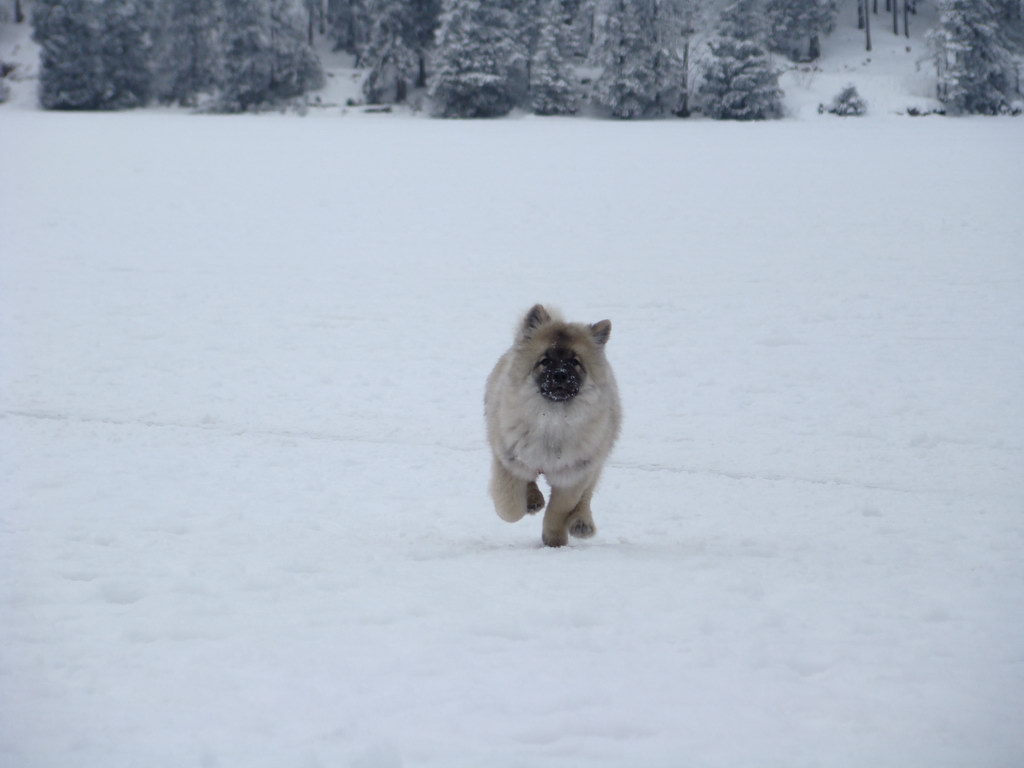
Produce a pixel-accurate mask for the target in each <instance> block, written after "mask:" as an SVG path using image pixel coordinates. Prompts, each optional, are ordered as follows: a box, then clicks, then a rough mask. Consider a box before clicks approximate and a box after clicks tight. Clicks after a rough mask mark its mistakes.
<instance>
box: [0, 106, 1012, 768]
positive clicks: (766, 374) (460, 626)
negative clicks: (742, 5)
mask: <svg viewBox="0 0 1024 768" xmlns="http://www.w3.org/2000/svg"><path fill="white" fill-rule="evenodd" d="M0 135H3V137H4V142H3V145H4V149H5V159H4V164H3V165H4V167H3V174H2V177H0V178H2V180H0V189H2V204H0V232H2V235H0V243H2V245H0V249H2V253H3V255H2V258H0V270H2V271H0V344H2V347H0V452H2V463H0V765H3V766H10V767H11V768H41V767H44V766H45V767H48V768H51V767H52V768H56V767H58V766H59V767H61V768H63V767H65V766H74V767H75V768H129V767H131V768H137V767H138V766H146V767H147V768H163V767H167V768H184V767H186V766H197V767H200V768H236V767H237V768H264V767H266V768H290V767H292V766H294V767H296V768H334V767H335V766H355V767H358V768H395V767H397V766H444V767H448V766H453V767H455V766H460V767H462V766H464V767H465V768H470V767H476V766H488V767H489V768H490V767H495V768H505V767H508V768H513V767H516V766H531V767H532V766H541V767H547V766H558V767H563V766H564V767H566V768H569V767H571V766H586V767H588V768H589V767H593V768H602V767H605V766H653V767H661V766H663V767H665V768H668V767H669V766H673V767H675V766H686V767H692V768H701V767H706V766H720V767H722V768H726V767H727V768H746V767H750V768H753V767H755V766H757V767H763V766H777V767H779V768H800V767H810V766H828V767H829V768H832V767H838V768H842V767H846V766H848V767H849V768H862V767H863V766H873V768H887V767H890V766H891V767H892V768H915V767H920V768H942V767H948V766H957V767H961V766H962V767H964V768H967V767H968V766H969V767H970V768H997V767H998V768H1016V767H1018V766H1021V765H1022V764H1024V729H1022V728H1021V727H1020V725H1021V712H1024V558H1022V548H1024V397H1022V393H1024V354H1022V350H1024V256H1022V254H1024V216H1022V201H1024V152H1022V151H1021V148H1022V147H1024V121H1021V120H1012V119H958V120H951V119H936V118H927V119H919V120H912V119H908V118H903V119H900V118H895V117H884V116H883V117H875V118H865V119H864V120H860V121H856V120H848V121H844V120H838V119H833V120H813V121H804V122H798V121H780V122H775V123H771V124H761V125H742V124H719V123H712V122H709V121H688V122H676V121H660V122H653V123H631V124H622V123H614V122H599V121H587V120H559V119H541V118H523V119H511V120H503V121H495V122H442V121H426V120H410V119H395V118H394V116H392V117H387V116H380V117H374V116H365V117H359V118H353V119H344V118H338V117H332V118H329V119H328V118H326V117H325V118H323V119H320V118H312V119H305V120H303V119H299V118H296V117H294V116H275V115H271V116H259V117H252V116H246V117H203V116H193V115H185V114H178V113H173V112H172V113H161V112H139V113H128V114H111V115H96V114H93V115H73V114H45V113H41V112H34V111H27V110H8V111H5V112H2V113H0ZM537 301H542V302H551V303H552V304H553V305H555V306H558V307H560V308H561V309H562V310H563V312H564V313H565V314H566V315H567V317H569V318H570V319H576V320H585V321H589V322H593V321H596V320H600V319H602V318H605V317H608V318H611V320H612V322H613V332H612V339H611V341H610V343H609V347H608V354H609V357H610V359H611V361H612V363H613V364H614V366H615V370H616V375H617V377H618V380H619V385H620V388H621V391H622V398H623V404H624V409H625V425H624V430H623V434H622V438H621V440H620V442H619V444H618V446H617V448H616V450H615V452H614V454H613V456H612V459H611V460H610V463H609V465H608V467H607V468H606V472H605V476H604V480H603V482H602V485H601V486H600V488H599V489H598V492H597V495H596V497H595V502H594V509H595V519H596V522H597V524H598V528H599V531H598V535H597V537H596V538H594V539H592V540H589V541H578V540H573V542H572V544H571V546H569V547H566V548H563V549H560V550H553V549H546V548H543V547H541V546H540V520H539V519H538V518H535V517H531V518H527V519H525V520H523V521H521V522H520V523H517V524H515V525H509V524H507V523H504V522H502V521H501V520H500V519H498V518H497V516H496V515H495V513H494V510H493V508H492V505H491V502H490V500H489V498H488V497H487V493H486V486H487V471H488V465H489V456H488V452H487V448H486V444H485V441H484V436H483V418H482V394H483V385H484V380H485V377H486V375H487V373H488V371H489V370H490V368H491V366H492V365H493V363H494V361H495V360H496V359H497V358H498V356H499V355H500V354H501V353H502V352H503V351H504V350H505V348H506V347H507V346H508V344H509V342H510V341H511V338H512V334H513V330H514V327H515V324H516V322H517V321H518V318H519V316H520V314H521V313H522V312H524V311H525V310H526V309H527V308H528V307H529V306H530V305H531V304H533V303H534V302H537Z"/></svg>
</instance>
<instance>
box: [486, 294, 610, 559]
mask: <svg viewBox="0 0 1024 768" xmlns="http://www.w3.org/2000/svg"><path fill="white" fill-rule="evenodd" d="M611 330H612V324H611V321H610V320H602V321H600V322H598V323H593V324H591V325H587V324H584V323H567V322H565V321H564V320H562V319H561V318H560V317H558V316H557V315H555V314H553V313H551V312H548V310H546V309H545V308H544V307H542V306H541V305H540V304H538V305H536V306H535V307H533V308H532V309H531V310H530V311H529V312H527V313H526V317H524V318H523V321H522V324H521V325H520V328H519V332H518V333H517V335H516V340H515V343H514V344H513V345H512V348H511V349H509V350H508V352H506V353H505V354H504V355H502V357H501V359H500V360H498V363H497V365H495V366H494V370H493V371H492V372H491V375H490V377H488V379H487V393H486V395H485V398H484V413H485V415H486V418H487V437H488V440H489V441H490V444H491V451H492V453H493V457H494V460H493V462H492V470H491V496H492V497H493V498H494V506H495V509H496V510H497V512H498V515H499V516H500V517H501V518H502V519H503V520H507V521H509V522H510V523H514V522H516V521H517V520H520V519H522V517H523V516H524V515H526V514H527V513H530V514H533V513H536V512H539V511H540V510H541V509H543V508H544V495H543V494H542V493H541V491H540V488H538V487H537V482H536V480H537V478H538V476H540V475H544V477H545V478H546V479H547V481H548V484H549V485H550V486H551V499H550V501H549V502H548V507H547V511H546V512H545V513H544V532H543V536H542V538H543V541H544V543H545V544H547V545H548V546H549V547H561V546H563V545H565V544H566V543H567V542H568V540H569V539H568V536H569V534H572V535H573V536H578V537H581V538H587V537H590V536H593V535H594V533H595V532H596V530H597V529H596V528H595V527H594V518H593V515H592V513H591V510H590V499H591V497H592V496H593V494H594V488H595V486H596V485H597V481H598V478H599V477H600V475H601V468H602V467H603V466H604V462H605V459H607V458H608V454H609V453H610V452H611V450H612V445H614V443H615V439H616V437H618V434H619V425H620V423H621V421H622V408H621V406H620V405H619V393H618V388H617V387H616V385H615V377H614V375H613V374H612V369H611V366H610V365H609V364H608V361H607V359H605V355H604V347H605V344H607V342H608V337H609V335H610V334H611Z"/></svg>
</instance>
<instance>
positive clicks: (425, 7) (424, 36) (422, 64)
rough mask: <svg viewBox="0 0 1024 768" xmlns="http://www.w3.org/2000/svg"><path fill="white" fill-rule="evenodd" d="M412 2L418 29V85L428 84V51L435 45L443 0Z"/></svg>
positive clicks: (412, 0) (415, 24)
mask: <svg viewBox="0 0 1024 768" xmlns="http://www.w3.org/2000/svg"><path fill="white" fill-rule="evenodd" d="M410 2H411V3H412V18H413V26H414V27H415V29H416V59H417V72H416V87H417V88H425V87H426V85H427V52H428V51H429V50H430V49H431V48H432V47H433V45H434V33H435V32H436V31H437V24H438V20H439V18H440V16H441V0H410Z"/></svg>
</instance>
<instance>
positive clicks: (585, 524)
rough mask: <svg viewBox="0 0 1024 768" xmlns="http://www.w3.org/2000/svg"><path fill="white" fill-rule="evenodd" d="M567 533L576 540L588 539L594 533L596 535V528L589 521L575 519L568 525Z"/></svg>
mask: <svg viewBox="0 0 1024 768" xmlns="http://www.w3.org/2000/svg"><path fill="white" fill-rule="evenodd" d="M569 533H570V534H572V535H573V536H575V537H576V538H577V539H589V538H590V537H591V536H593V535H594V534H595V533H597V526H595V525H594V524H593V523H592V522H590V521H589V520H584V519H582V518H577V519H576V520H573V521H572V522H571V523H569Z"/></svg>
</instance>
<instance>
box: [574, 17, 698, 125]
mask: <svg viewBox="0 0 1024 768" xmlns="http://www.w3.org/2000/svg"><path fill="white" fill-rule="evenodd" d="M671 10H672V6H671V4H669V3H667V2H663V1H662V0H605V2H604V3H603V5H602V6H601V8H600V12H599V15H598V17H599V20H600V23H601V26H600V32H599V33H598V35H597V39H596V41H595V44H594V45H595V48H594V51H593V58H594V59H595V61H596V62H597V63H598V64H600V66H601V75H600V77H599V78H598V79H597V82H596V84H595V87H594V100H595V102H596V103H597V104H598V105H599V106H601V107H603V108H604V109H606V110H607V111H608V113H609V114H610V115H611V116H612V117H618V118H638V117H655V116H658V115H663V114H665V113H666V112H671V111H674V110H675V109H676V108H677V107H678V102H679V91H680V65H679V60H678V58H677V56H676V52H675V44H676V43H677V38H676V35H675V31H676V30H675V24H674V21H675V20H674V18H673V16H672V14H671Z"/></svg>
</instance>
